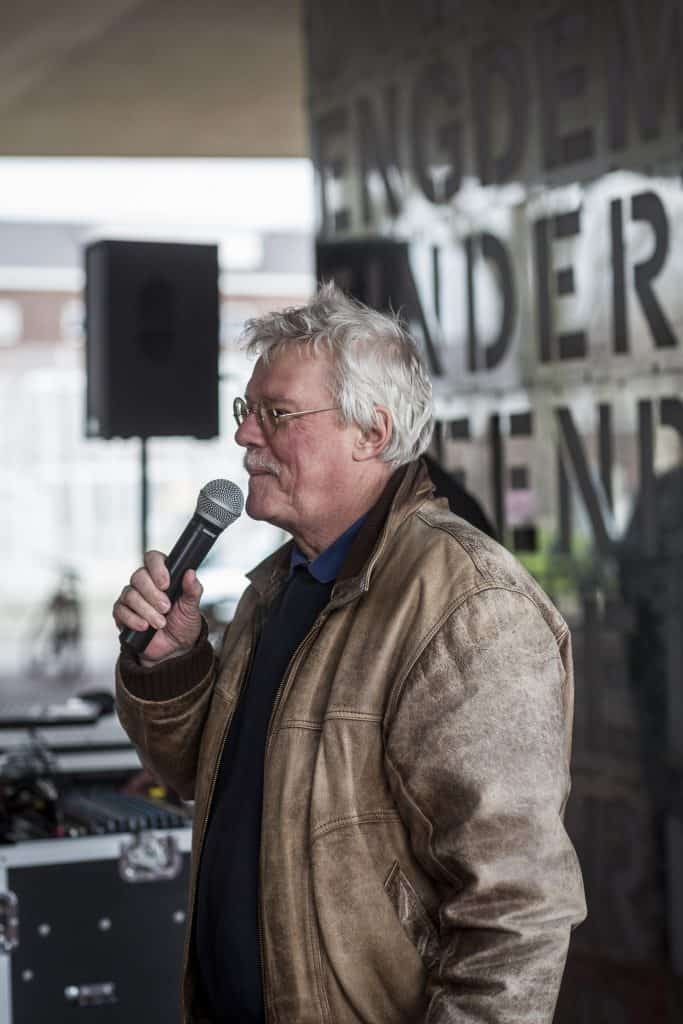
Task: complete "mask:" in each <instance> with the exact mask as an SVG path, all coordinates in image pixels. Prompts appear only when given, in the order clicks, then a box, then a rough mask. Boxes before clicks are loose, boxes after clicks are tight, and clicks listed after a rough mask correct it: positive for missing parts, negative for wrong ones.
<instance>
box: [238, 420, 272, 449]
mask: <svg viewBox="0 0 683 1024" xmlns="http://www.w3.org/2000/svg"><path fill="white" fill-rule="evenodd" d="M235 441H236V442H237V444H239V445H241V446H242V447H243V448H246V447H247V446H248V445H258V446H261V447H262V446H263V445H265V443H266V439H265V436H264V434H263V428H262V427H261V424H260V422H259V418H258V416H257V415H256V413H255V412H250V413H249V414H248V415H247V417H246V419H245V420H243V422H242V423H240V425H239V427H238V428H237V430H236V431H235Z"/></svg>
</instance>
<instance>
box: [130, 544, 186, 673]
mask: <svg viewBox="0 0 683 1024" xmlns="http://www.w3.org/2000/svg"><path fill="white" fill-rule="evenodd" d="M169 583H170V576H169V574H168V569H167V568H166V563H165V556H164V555H163V554H162V553H161V552H160V551H148V552H147V553H146V555H145V564H144V567H140V568H139V569H136V570H135V572H134V573H133V575H132V576H131V578H130V584H129V586H127V587H124V588H123V590H122V591H121V594H120V596H119V598H118V600H117V601H116V603H115V604H114V608H113V611H112V614H113V616H114V622H115V623H116V625H117V626H118V627H119V629H120V630H121V629H135V630H137V631H142V630H146V629H148V628H149V626H153V627H154V628H155V629H156V631H157V632H156V633H155V634H154V636H153V637H152V639H151V641H150V642H149V644H148V646H147V647H146V648H145V652H144V655H142V656H141V661H142V663H143V664H144V665H153V664H156V663H158V662H160V661H163V660H164V659H166V658H173V657H177V656H178V655H179V654H183V653H184V652H185V651H188V650H190V649H191V648H192V647H193V646H194V644H195V642H196V640H197V637H198V636H199V633H200V630H201V624H202V620H201V615H200V612H199V601H200V599H201V596H202V591H203V587H202V585H201V583H200V582H199V580H198V579H197V575H196V573H195V571H194V569H188V570H187V572H186V573H185V575H184V576H183V589H182V592H181V594H180V597H179V598H178V599H177V601H176V602H175V604H173V605H171V604H170V602H169V599H168V597H167V596H166V594H165V593H164V591H165V590H166V589H167V587H168V585H169Z"/></svg>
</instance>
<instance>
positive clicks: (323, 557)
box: [289, 516, 366, 583]
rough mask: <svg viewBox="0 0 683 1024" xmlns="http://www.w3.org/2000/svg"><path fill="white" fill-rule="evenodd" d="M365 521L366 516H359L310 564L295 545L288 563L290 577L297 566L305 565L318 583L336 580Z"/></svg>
mask: <svg viewBox="0 0 683 1024" xmlns="http://www.w3.org/2000/svg"><path fill="white" fill-rule="evenodd" d="M365 519H366V516H361V517H360V519H356V521H355V523H352V524H351V526H349V528H348V530H344V532H343V533H342V534H341V535H340V536H339V537H337V539H336V540H334V541H332V543H331V544H330V546H329V547H328V548H325V550H324V551H321V552H320V554H319V555H318V557H317V558H314V559H313V561H312V562H309V560H308V559H307V558H306V555H305V554H304V553H303V551H302V550H301V548H299V547H297V545H296V543H295V544H294V547H293V549H292V557H291V560H290V563H289V575H290V577H291V575H292V573H293V572H294V570H295V569H296V567H297V566H298V565H305V566H306V568H307V569H308V571H309V572H310V574H311V576H312V577H313V578H314V579H316V580H318V582H319V583H330V582H331V581H332V580H336V578H337V576H338V575H339V570H340V569H341V567H342V565H343V564H344V559H345V558H346V555H347V554H348V550H349V548H350V547H351V543H352V542H353V539H354V538H355V536H356V534H357V533H358V531H359V530H360V528H361V526H362V525H363V523H364V522H365Z"/></svg>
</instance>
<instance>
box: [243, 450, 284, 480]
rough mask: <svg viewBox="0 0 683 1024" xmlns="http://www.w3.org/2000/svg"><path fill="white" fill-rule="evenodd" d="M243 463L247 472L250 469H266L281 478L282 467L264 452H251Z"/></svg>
mask: <svg viewBox="0 0 683 1024" xmlns="http://www.w3.org/2000/svg"><path fill="white" fill-rule="evenodd" d="M242 462H243V464H244V468H245V469H246V470H247V472H248V471H249V470H250V469H265V470H267V472H269V473H273V474H274V475H275V476H279V474H280V467H279V465H278V463H277V462H275V460H274V459H271V458H269V457H268V456H267V455H265V454H263V453H262V452H249V453H247V454H246V455H245V456H244V459H243V460H242Z"/></svg>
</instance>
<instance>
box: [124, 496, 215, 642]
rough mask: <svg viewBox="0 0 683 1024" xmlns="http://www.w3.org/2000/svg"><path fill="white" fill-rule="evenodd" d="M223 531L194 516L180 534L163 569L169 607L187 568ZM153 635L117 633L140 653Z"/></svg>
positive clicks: (152, 631)
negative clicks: (166, 575)
mask: <svg viewBox="0 0 683 1024" xmlns="http://www.w3.org/2000/svg"><path fill="white" fill-rule="evenodd" d="M222 532H223V528H222V527H220V526H215V525H214V524H213V523H209V522H207V520H206V519H203V518H202V517H201V516H198V515H197V514H196V513H195V515H193V516H192V519H190V521H189V523H188V524H187V526H186V527H185V529H184V530H183V532H182V533H181V534H180V537H179V538H178V540H177V541H176V543H175V545H174V546H173V550H172V551H171V553H170V555H168V556H167V558H166V568H167V569H168V574H169V576H170V577H171V582H170V583H169V585H168V588H167V590H166V596H167V597H168V599H169V601H170V602H171V604H174V602H175V601H176V600H177V598H178V597H179V596H180V592H181V591H182V588H183V576H184V575H185V573H186V572H187V570H188V569H196V568H197V567H198V566H199V565H200V564H201V562H203V560H204V558H205V557H206V556H207V554H208V553H209V551H210V550H211V548H212V547H213V545H214V542H215V541H216V538H217V537H219V536H220V534H221V533H222ZM155 633H156V629H155V628H154V626H150V627H149V629H144V630H136V629H123V630H121V633H120V634H119V639H120V640H121V642H122V643H124V644H127V645H128V646H129V647H132V648H133V650H134V651H136V652H137V653H138V654H141V653H142V652H143V651H144V650H145V648H146V647H147V645H148V644H149V642H150V640H151V639H152V637H153V636H154V634H155Z"/></svg>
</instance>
